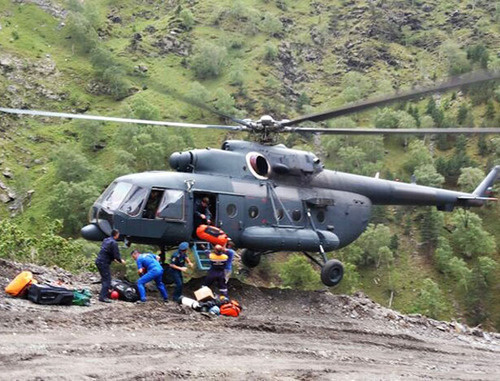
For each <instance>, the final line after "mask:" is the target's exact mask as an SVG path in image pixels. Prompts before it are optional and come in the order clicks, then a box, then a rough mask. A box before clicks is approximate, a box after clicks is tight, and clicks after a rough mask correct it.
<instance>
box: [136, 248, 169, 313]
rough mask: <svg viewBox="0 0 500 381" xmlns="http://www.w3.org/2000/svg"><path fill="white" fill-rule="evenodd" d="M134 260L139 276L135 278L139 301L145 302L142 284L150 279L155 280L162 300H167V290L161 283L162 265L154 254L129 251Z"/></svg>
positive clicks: (144, 291)
mask: <svg viewBox="0 0 500 381" xmlns="http://www.w3.org/2000/svg"><path fill="white" fill-rule="evenodd" d="M130 255H131V256H132V258H134V261H136V262H137V269H138V271H139V274H140V275H141V277H140V278H139V279H138V280H137V289H138V290H139V296H140V300H139V302H140V303H145V302H146V289H145V287H144V285H145V284H146V283H148V282H151V281H152V280H154V281H155V283H156V287H157V288H158V290H159V291H160V293H161V296H162V297H163V300H164V301H165V302H167V301H168V294H167V290H166V289H165V285H164V284H163V280H162V277H163V267H161V265H160V262H158V259H157V258H156V255H154V254H141V253H140V252H139V250H134V251H132V253H130Z"/></svg>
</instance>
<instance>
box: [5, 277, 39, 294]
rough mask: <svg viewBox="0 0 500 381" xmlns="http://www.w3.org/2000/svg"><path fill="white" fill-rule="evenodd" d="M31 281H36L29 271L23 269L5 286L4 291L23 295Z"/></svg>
mask: <svg viewBox="0 0 500 381" xmlns="http://www.w3.org/2000/svg"><path fill="white" fill-rule="evenodd" d="M32 283H36V281H35V280H34V279H33V274H32V273H31V271H23V272H22V273H20V274H19V275H18V276H16V277H15V278H14V280H13V281H12V282H10V283H9V284H8V285H7V287H5V292H6V293H7V294H9V295H12V296H23V295H24V293H25V292H26V291H27V290H28V288H29V286H31V284H32Z"/></svg>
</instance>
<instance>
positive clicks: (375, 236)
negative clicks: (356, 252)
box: [355, 224, 391, 266]
mask: <svg viewBox="0 0 500 381" xmlns="http://www.w3.org/2000/svg"><path fill="white" fill-rule="evenodd" d="M390 242H391V231H390V230H389V228H388V227H387V226H384V225H382V224H379V225H373V224H369V225H368V227H367V228H366V230H365V232H364V233H363V234H362V235H361V237H360V238H359V239H358V241H357V242H356V243H355V245H357V246H358V247H360V248H361V250H362V257H361V258H360V259H359V262H358V264H360V265H364V266H368V265H370V264H376V263H377V261H378V260H379V258H380V256H381V254H382V255H384V254H386V251H385V249H383V250H382V251H381V249H382V248H383V247H387V248H388V247H389V245H390ZM389 250H390V249H389Z"/></svg>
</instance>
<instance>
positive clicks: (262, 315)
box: [0, 279, 500, 380]
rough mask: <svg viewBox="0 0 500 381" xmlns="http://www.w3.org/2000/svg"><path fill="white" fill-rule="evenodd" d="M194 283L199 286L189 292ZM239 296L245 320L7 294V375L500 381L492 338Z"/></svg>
mask: <svg viewBox="0 0 500 381" xmlns="http://www.w3.org/2000/svg"><path fill="white" fill-rule="evenodd" d="M0 283H2V282H1V279H0ZM95 287H96V286H94V288H95ZM197 287H198V284H197V282H196V281H194V282H192V283H191V284H190V285H188V286H187V289H186V293H187V294H188V293H189V292H190V291H191V290H193V289H195V288H197ZM230 292H231V295H232V296H233V297H234V298H237V299H238V300H240V301H242V302H243V304H244V307H245V309H244V311H243V314H242V316H240V317H239V318H224V317H213V318H210V317H206V316H204V315H201V314H199V313H197V312H195V311H193V310H191V309H187V308H184V307H182V306H179V305H177V304H174V303H172V302H170V303H168V304H167V305H165V304H163V303H161V302H159V301H158V299H157V295H156V294H155V293H152V292H150V293H149V294H148V295H149V297H150V298H149V301H148V302H147V303H146V304H145V305H136V304H130V303H125V302H116V303H114V304H112V305H107V304H101V303H94V304H92V306H90V307H76V306H71V307H64V306H39V305H36V304H32V303H30V302H29V301H27V300H22V299H12V298H8V297H5V296H4V295H2V296H0V379H2V380H16V379H20V380H26V379H44V380H46V379H49V380H81V379H83V380H87V379H88V380H95V379H106V380H108V379H113V380H140V379H148V380H150V379H233V380H234V379H236V380H247V379H248V380H297V379H299V380H332V379H335V380H339V379H340V380H358V379H360V380H361V379H363V380H366V379H369V380H378V379H384V380H387V379H405V380H406V379H439V380H442V379H453V380H498V375H499V374H500V335H498V334H495V333H487V332H483V331H481V330H478V329H470V328H468V327H466V326H463V325H460V324H458V323H445V322H439V321H435V320H431V319H427V318H425V317H421V316H405V315H401V314H398V313H397V312H395V311H392V310H389V309H386V308H384V307H381V306H380V305H378V304H376V303H374V302H372V301H371V300H369V299H368V298H366V297H364V296H363V295H358V296H356V297H347V296H342V295H332V294H330V293H328V292H300V291H292V290H277V289H260V288H256V287H252V286H248V285H245V284H242V283H239V282H237V281H233V282H232V285H231V287H230Z"/></svg>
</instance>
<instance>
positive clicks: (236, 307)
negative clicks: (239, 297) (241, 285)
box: [220, 300, 243, 317]
mask: <svg viewBox="0 0 500 381" xmlns="http://www.w3.org/2000/svg"><path fill="white" fill-rule="evenodd" d="M242 309H243V308H241V306H240V304H239V303H238V302H237V301H236V300H231V301H230V302H229V303H226V304H223V305H222V306H220V314H221V315H225V316H233V317H238V316H239V315H240V312H241V310H242Z"/></svg>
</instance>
